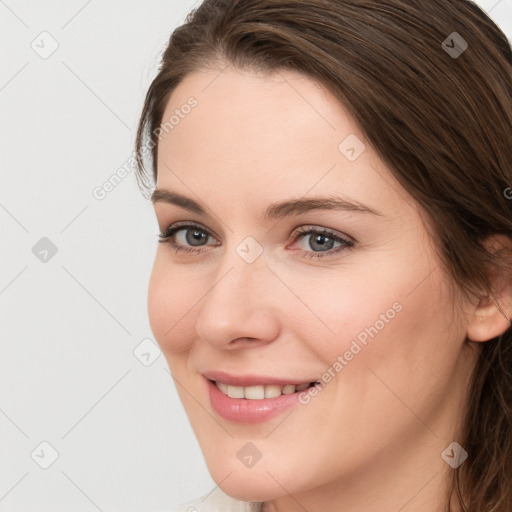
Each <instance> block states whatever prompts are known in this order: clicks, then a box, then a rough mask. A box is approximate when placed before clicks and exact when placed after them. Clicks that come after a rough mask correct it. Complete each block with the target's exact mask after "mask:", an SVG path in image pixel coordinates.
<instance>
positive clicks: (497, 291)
mask: <svg viewBox="0 0 512 512" xmlns="http://www.w3.org/2000/svg"><path fill="white" fill-rule="evenodd" d="M484 245H485V247H486V248H487V250H489V251H491V252H493V253H495V254H496V253H498V252H500V251H502V252H503V257H505V258H510V253H509V254H506V253H507V252H508V251H511V250H512V240H511V239H510V238H509V237H507V236H505V235H493V236H491V237H489V238H488V239H486V240H485V242H484ZM489 275H490V278H491V284H492V288H493V290H494V293H493V296H492V297H490V296H489V295H486V296H485V297H484V298H482V299H480V301H479V302H478V304H477V305H476V306H475V310H474V312H473V313H472V315H471V316H470V318H469V322H468V330H467V337H468V338H469V339H470V340H471V341H488V340H491V339H493V338H495V337H496V336H499V335H500V334H503V333H504V332H505V331H506V330H507V329H508V328H509V327H510V326H511V321H510V319H511V318H512V276H511V275H510V274H508V275H507V274H505V271H503V270H501V269H496V268H493V269H492V270H491V271H490V272H489Z"/></svg>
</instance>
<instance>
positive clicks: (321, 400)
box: [149, 67, 474, 510]
mask: <svg viewBox="0 0 512 512" xmlns="http://www.w3.org/2000/svg"><path fill="white" fill-rule="evenodd" d="M191 97H193V98H194V99H193V100H191V99H190V98H191ZM187 105H188V107H187ZM190 105H193V106H190ZM173 115H174V118H173V120H172V121H170V123H171V124H168V125H167V129H166V130H164V131H163V132H162V133H161V142H160V144H159V151H158V180H157V190H158V191H160V192H159V193H158V194H155V195H154V207H155V211H156V215H157V219H158V224H159V227H160V230H161V231H162V232H165V231H166V230H168V228H169V227H176V224H177V223H180V226H181V229H179V230H177V231H176V232H175V233H174V234H173V235H171V236H170V238H169V239H168V240H170V241H174V242H175V243H176V244H178V245H179V246H180V247H181V248H182V249H184V250H181V251H178V252H176V251H175V249H174V248H173V247H172V245H171V244H169V243H162V244H159V246H158V249H157V253H156V259H155V263H154V268H153V273H152V276H151V280H150V285H149V315H150V321H151V327H152V329H153V332H154V335H155V337H156V339H157V341H158V343H159V345H160V347H161V349H162V351H163V353H164V354H165V356H166V358H167V362H168V364H169V367H170V370H171V372H172V375H173V377H174V378H175V381H176V386H177V389H178V392H179V395H180V397H181V400H182V402H183V405H184V407H185V410H186V412H187V415H188V417H189V419H190V422H191V425H192V427H193V429H194V431H195V434H196V436H197V438H198V441H199V443H200V446H201V449H202V451H203V453H204V456H205V459H206V463H207V465H208V467H209V470H210V472H211V474H212V477H213V478H214V480H215V481H216V482H217V483H218V484H219V485H220V487H221V488H222V489H223V490H224V491H225V492H227V493H228V494H230V495H232V496H234V497H236V498H239V499H244V500H253V501H260V500H261V501H263V500H271V499H274V498H278V497H283V498H282V499H283V500H285V499H290V498H289V494H293V495H294V499H293V500H290V507H289V510H292V509H293V507H297V508H299V507H298V506H297V504H296V502H295V500H297V501H298V502H300V503H301V505H303V506H304V507H306V508H307V504H308V503H309V504H311V503H318V499H319V496H321V498H322V499H329V497H334V496H335V495H336V493H343V496H344V499H345V500H346V504H348V503H349V502H350V500H351V497H352V498H353V500H357V499H363V497H364V499H366V500H371V499H372V497H373V496H374V497H375V499H378V500H379V503H380V505H381V509H380V510H384V509H385V510H388V508H389V507H388V508H386V507H385V506H384V507H382V505H383V504H385V503H386V501H385V500H387V499H389V502H390V504H392V505H393V506H396V505H397V503H402V502H401V501H400V500H401V499H402V495H404V496H403V503H402V504H404V503H405V502H406V501H407V500H406V497H405V494H404V492H402V494H400V499H398V500H397V499H395V498H397V496H398V495H399V494H396V495H395V493H400V488H401V485H402V484H400V483H397V482H402V483H403V482H407V486H408V487H407V488H408V489H409V488H414V489H415V492H417V491H418V490H419V489H420V488H423V491H422V493H420V494H419V497H418V496H416V497H414V496H412V495H411V496H409V498H410V499H411V500H418V499H422V498H421V497H422V496H424V497H425V499H427V498H426V496H427V495H428V494H429V492H430V498H429V501H427V502H428V503H432V496H436V497H438V485H439V484H440V483H441V480H440V479H441V475H442V474H443V472H448V471H451V468H450V467H449V465H448V464H447V463H446V462H445V460H443V458H442V457H441V452H442V451H443V450H444V449H445V448H446V447H447V446H448V445H449V444H450V443H452V441H457V437H456V434H455V432H456V430H455V428H456V422H457V420H458V418H459V416H460V414H461V408H462V400H463V397H464V392H465V389H466V387H467V379H468V375H469V370H470V368H471V367H472V364H473V362H474V358H473V355H472V353H473V351H471V350H470V349H469V348H468V345H467V343H465V336H466V330H467V324H466V323H465V321H464V320H463V317H462V316H461V315H458V314H456V312H457V310H456V309H455V308H454V307H453V302H452V298H451V297H452V296H451V293H450V287H449V285H448V281H447V279H446V276H445V275H444V274H443V273H442V270H441V268H440V265H439V261H438V259H437V258H436V256H435V254H434V251H433V248H432V246H431V244H430V243H429V239H428V236H427V232H426V230H425V227H424V225H423V224H422V220H421V219H422V217H421V214H420V210H419V209H418V208H417V207H416V206H415V203H414V201H413V200H412V198H411V196H410V195H408V194H407V193H406V192H405V190H404V189H403V188H402V187H401V186H400V185H399V184H398V182H397V181H396V180H395V179H394V178H393V177H392V175H391V173H390V171H389V170H388V169H387V168H386V166H385V165H384V163H383V162H382V161H381V160H380V159H379V157H378V156H377V154H376V152H375V151H374V150H373V149H372V147H371V146H370V144H369V142H368V141H367V140H366V139H365V137H364V135H363V134H362V133H361V131H360V130H359V128H358V126H357V125H356V124H355V122H354V120H353V119H352V118H351V117H350V115H349V114H348V112H347V111H346V110H345V109H344V108H343V107H342V106H340V105H339V104H338V103H337V101H336V100H335V99H334V97H333V96H331V95H330V94H329V93H328V92H327V91H326V90H325V89H324V88H322V87H319V86H318V85H316V84H315V82H313V81H311V80H310V79H308V78H306V77H304V76H301V75H298V74H293V73H291V72H286V73H285V72H281V73H279V74H275V75H272V76H263V75H258V74H256V73H255V72H248V71H244V72H242V71H237V70H234V69H233V68H232V67H229V68H227V69H226V70H224V71H223V72H221V71H220V70H215V71H214V70H211V71H204V72H197V73H193V74H190V75H188V76H187V77H186V78H185V80H184V81H183V82H182V83H181V84H180V85H179V86H178V87H177V89H176V90H175V91H174V92H173V94H172V96H171V98H170V101H169V103H168V105H167V109H166V112H165V114H164V116H163V123H165V122H166V121H168V120H169V119H171V116H173ZM166 192H172V193H173V194H179V195H180V196H183V197H184V198H187V199H186V200H185V199H183V200H181V201H176V202H177V203H180V204H173V201H172V199H173V198H174V199H176V196H171V195H170V194H167V195H166ZM335 201H340V203H338V205H337V206H336V207H335ZM341 201H345V203H342V202H341ZM195 203H197V204H198V205H199V206H200V208H201V209H202V210H203V212H201V210H200V209H199V208H196V207H194V206H192V204H195ZM278 204H282V206H277V205H278ZM351 204H352V205H357V207H356V206H350V205H351ZM184 223H188V224H191V225H192V227H188V228H187V227H183V224H184ZM338 237H339V238H338ZM187 251H189V252H187ZM190 251H192V252H190ZM219 372H223V373H219ZM210 380H216V381H219V382H221V383H223V384H230V385H231V387H230V388H227V386H223V385H222V384H221V385H220V387H222V388H223V390H221V389H219V388H218V387H217V386H216V385H214V384H212V383H211V382H210ZM313 382H320V384H319V385H317V387H316V388H313V389H308V390H305V391H304V390H302V387H303V386H301V387H299V391H296V392H295V393H293V391H294V390H295V389H296V388H293V387H290V386H288V387H287V388H284V387H283V386H284V385H285V384H304V385H308V384H309V383H313ZM237 384H238V385H237ZM258 385H261V386H263V387H260V386H258ZM242 387H245V388H248V387H250V388H251V389H242ZM226 391H227V392H228V395H225V394H224V393H225V392H226ZM283 391H284V395H283V394H282V393H283ZM265 392H266V393H267V395H268V396H269V398H265V399H262V398H261V397H262V396H263V395H264V394H265ZM315 393H316V394H315ZM277 394H281V396H279V397H276V396H274V395H277ZM229 395H231V396H229ZM246 395H247V396H248V398H241V397H242V396H244V397H245V396H246ZM236 397H238V398H236ZM250 397H254V398H250ZM397 479H398V480H397ZM390 481H391V482H393V483H392V484H391V486H390V485H389V482H390ZM386 482H387V484H386ZM427 482H430V484H428V483H427ZM429 485H430V488H431V489H432V491H429ZM381 488H382V489H386V493H387V494H385V495H383V494H382V493H381V492H380V489H381ZM390 489H392V491H390ZM434 490H435V492H434ZM315 493H316V498H314V496H315ZM436 499H437V498H436ZM366 503H369V502H366ZM411 503H413V502H411ZM414 503H416V501H414ZM398 508H400V507H398ZM398 508H397V510H398ZM413 508H414V507H413ZM347 510H351V509H349V508H347ZM372 510H373V509H372ZM389 510H391V508H389ZM423 510H427V509H426V508H425V509H423ZM428 510H430V508H429V509H428Z"/></svg>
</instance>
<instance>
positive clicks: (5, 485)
mask: <svg viewBox="0 0 512 512" xmlns="http://www.w3.org/2000/svg"><path fill="white" fill-rule="evenodd" d="M447 1H448V0H447ZM195 3H196V2H195V1H194V0H179V1H176V0H151V1H147V2H143V1H140V0H139V1H135V0H128V1H127V0H125V1H123V2H121V1H120V0H102V1H100V0H89V1H86V0H68V1H66V2H64V1H60V2H57V1H56V0H46V1H39V2H38V1H35V0H32V1H24V2H15V1H14V0H5V1H2V0H0V53H1V59H0V62H1V65H0V140H1V146H0V148H1V151H0V176H1V181H0V184H1V186H0V236H1V239H0V248H1V253H0V261H1V264H0V350H1V357H0V512H21V511H29V510H30V511H33V512H43V511H44V512H50V511H51V512H55V511H66V512H68V511H70V510H73V511H74V512H94V511H98V510H100V511H102V512H108V511H122V512H135V511H138V512H140V511H145V512H146V511H147V512H151V511H153V512H154V511H157V510H169V509H172V508H174V507H175V506H177V505H178V504H180V503H183V502H186V501H188V500H191V499H193V498H196V497H198V496H200V495H202V494H205V493H206V492H208V491H209V490H210V489H211V488H213V487H214V485H215V484H214V482H213V480H212V479H211V477H210V476H209V474H208V471H207V469H206V466H205V463H204V461H203V458H202V455H201V452H200V449H199V446H198V444H197V441H196V439H195V437H194V435H193V433H192V430H191V428H190V426H189V424H188V420H187V418H186V415H185V413H184V411H183V410H182V407H181V403H180V402H179V399H178V396H177V393H176V390H175V387H174V383H173V381H172V378H171V377H170V375H169V373H168V367H167V364H166V362H165V359H164V357H163V355H160V357H158V358H157V359H156V360H154V362H152V364H150V365H149V366H145V365H144V364H142V363H141V362H140V360H139V359H137V358H136V357H135V356H134V353H133V351H134V349H136V347H137V346H138V345H139V344H140V343H141V342H142V340H144V339H146V338H149V339H152V333H151V330H150V326H149V322H148V318H147V309H146V296H147V282H148V279H149V275H150V271H151V265H152V260H153V256H154V251H155V248H156V240H157V234H158V227H157V224H156V221H155V219H154V216H153V211H152V208H151V205H150V203H149V201H147V200H146V199H145V198H144V197H143V196H142V195H141V192H140V191H139V189H138V188H137V185H136V182H135V177H134V175H133V173H131V174H129V175H128V176H127V178H126V179H124V180H123V181H122V183H120V184H119V185H118V186H117V187H116V188H115V189H114V190H113V191H111V192H110V193H109V194H108V195H107V196H106V197H105V199H103V200H101V201H100V200H97V199H95V198H94V197H93V194H92V191H93V189H94V188H95V187H97V186H101V185H102V184H103V183H104V182H105V181H106V180H108V178H109V177H110V176H111V175H112V174H113V173H115V172H116V171H117V170H118V169H119V168H120V167H122V166H123V165H124V163H125V162H126V161H127V160H128V158H129V157H130V156H131V155H132V151H133V143H134V139H135V130H136V125H137V120H138V116H139V114H140V109H141V106H142V101H143V98H144V95H145V92H146V89H147V87H148V86H149V83H150V81H151V79H152V78H153V76H154V75H155V73H156V69H157V65H158V58H159V56H160V53H161V51H162V50H163V48H164V46H165V44H166V42H167V40H168V38H169V35H170V34H171V32H172V30H173V29H174V28H175V27H176V26H177V25H179V24H180V23H181V22H182V21H183V20H184V18H185V15H186V14H187V12H188V11H189V10H190V9H191V7H192V6H193V5H194V4H195ZM477 3H479V4H480V5H481V6H482V7H484V8H485V9H486V10H487V11H488V12H489V13H490V15H491V17H492V18H493V19H494V20H495V21H496V22H497V23H498V24H499V25H500V26H501V28H502V29H503V30H504V31H505V32H506V33H507V35H508V36H509V37H512V0H490V1H487V0H485V1H480V2H477ZM42 32H48V34H50V35H49V36H48V35H42V36H40V34H41V33H42ZM52 44H53V45H56V44H58V48H57V49H56V51H55V52H54V53H53V54H52V55H50V56H49V57H48V58H42V57H41V56H40V54H38V53H37V52H36V51H35V50H34V49H33V48H32V47H31V45H33V46H35V48H36V49H37V51H38V52H40V53H44V51H49V50H51V48H52ZM43 237H47V238H48V239H50V240H51V242H52V243H53V244H54V246H55V247H56V248H57V253H56V254H55V255H53V256H51V252H50V253H48V255H46V253H44V249H45V247H42V248H40V249H39V250H40V251H43V252H41V253H40V254H39V257H40V258H44V257H45V256H46V258H47V260H48V261H46V262H43V261H40V259H38V257H36V255H35V254H34V253H33V251H32V248H33V247H34V245H36V243H38V241H39V240H40V239H41V238H43ZM36 252H37V251H36ZM145 343H148V342H147V341H146V342H145ZM153 346H154V345H153ZM141 352H147V348H146V346H145V345H143V350H141ZM155 353H156V354H158V352H157V351H156V349H155ZM147 357H148V356H146V359H147ZM142 359H144V358H142ZM43 441H45V442H47V443H49V444H50V445H51V446H52V447H53V449H54V450H56V452H58V458H57V459H56V460H55V462H53V464H51V466H49V467H48V468H47V469H43V468H42V467H40V465H45V464H48V463H49V462H51V460H52V449H51V448H49V447H48V446H46V445H41V443H42V442H43Z"/></svg>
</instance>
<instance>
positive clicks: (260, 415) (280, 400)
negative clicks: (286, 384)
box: [206, 379, 299, 423]
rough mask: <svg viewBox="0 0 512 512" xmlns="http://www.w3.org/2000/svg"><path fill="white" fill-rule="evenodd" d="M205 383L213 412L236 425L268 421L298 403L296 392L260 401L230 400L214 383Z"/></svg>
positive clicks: (208, 381)
mask: <svg viewBox="0 0 512 512" xmlns="http://www.w3.org/2000/svg"><path fill="white" fill-rule="evenodd" d="M206 383H207V385H208V392H209V394H210V402H211V404H212V407H213V409H214V411H215V412H217V413H218V414H219V415H220V416H222V417H223V418H225V419H227V420H229V421H234V422H237V423H261V422H263V421H267V420H270V419H272V418H275V417H276V416H279V415H280V414H282V413H283V412H284V411H285V410H287V409H289V408H290V407H292V406H294V405H295V404H297V403H298V402H299V393H298V392H295V393H291V394H289V395H281V396H278V397H276V398H263V399H261V400H248V399H246V398H230V397H229V396H227V395H225V394H224V393H223V392H222V391H221V390H220V389H219V388H218V387H217V385H216V384H215V383H213V382H211V381H210V380H208V379H206Z"/></svg>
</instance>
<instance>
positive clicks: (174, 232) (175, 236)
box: [159, 222, 355, 259]
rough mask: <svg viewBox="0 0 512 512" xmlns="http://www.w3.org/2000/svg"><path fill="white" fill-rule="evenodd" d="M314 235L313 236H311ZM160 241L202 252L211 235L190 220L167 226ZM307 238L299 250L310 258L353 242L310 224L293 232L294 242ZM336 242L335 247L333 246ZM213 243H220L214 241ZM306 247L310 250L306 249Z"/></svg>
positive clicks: (325, 255) (348, 245)
mask: <svg viewBox="0 0 512 512" xmlns="http://www.w3.org/2000/svg"><path fill="white" fill-rule="evenodd" d="M313 235H315V236H313ZM159 237H160V240H159V242H160V243H167V244H170V245H171V247H172V248H173V249H174V250H175V251H176V252H185V253H195V254H198V253H201V252H204V251H205V250H206V249H204V247H207V245H208V244H207V242H208V240H209V239H210V238H213V237H212V235H211V234H210V233H209V232H208V230H207V229H206V228H203V227H202V226H200V225H199V224H193V223H190V222H180V223H176V224H173V225H172V226H169V227H168V228H167V229H166V230H165V231H164V232H163V233H160V234H159ZM306 239H308V242H307V243H305V244H304V243H303V246H304V245H305V246H306V249H304V248H303V249H301V250H300V251H299V252H300V253H302V254H303V255H304V257H306V258H309V259H312V258H324V257H327V256H332V255H333V254H337V253H339V252H341V251H343V250H345V249H350V248H352V247H354V245H355V242H354V241H353V240H352V239H349V238H348V237H347V238H345V237H343V236H341V235H339V234H337V233H336V232H334V231H331V230H329V229H326V228H317V227H312V226H304V227H301V228H299V230H298V231H296V232H295V234H294V237H293V240H294V243H295V242H296V241H297V240H299V241H300V242H303V241H304V240H306ZM335 244H338V246H337V247H334V246H335ZM214 245H220V244H219V243H216V244H214ZM308 247H309V248H310V249H313V250H312V251H311V250H308Z"/></svg>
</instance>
